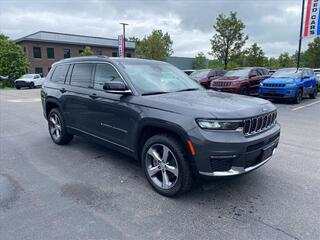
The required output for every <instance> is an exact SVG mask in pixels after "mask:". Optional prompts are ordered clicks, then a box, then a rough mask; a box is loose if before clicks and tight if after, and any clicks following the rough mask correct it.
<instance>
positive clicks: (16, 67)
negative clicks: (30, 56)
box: [0, 34, 29, 82]
mask: <svg viewBox="0 0 320 240" xmlns="http://www.w3.org/2000/svg"><path fill="white" fill-rule="evenodd" d="M28 66H29V64H28V61H27V58H26V56H25V54H24V52H23V50H22V48H21V46H19V45H18V44H16V43H15V42H14V41H12V40H10V39H9V37H7V36H5V35H3V34H0V75H1V76H9V80H10V81H11V82H12V81H13V80H15V79H17V78H19V77H20V76H21V75H23V74H25V73H26V72H27V70H28Z"/></svg>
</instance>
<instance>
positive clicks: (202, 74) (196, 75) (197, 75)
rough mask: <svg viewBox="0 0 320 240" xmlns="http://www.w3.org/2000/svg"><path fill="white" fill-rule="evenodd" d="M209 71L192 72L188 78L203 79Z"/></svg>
mask: <svg viewBox="0 0 320 240" xmlns="http://www.w3.org/2000/svg"><path fill="white" fill-rule="evenodd" d="M209 71H210V70H199V71H194V72H193V73H191V74H190V77H192V78H205V77H206V76H207V75H208V73H209Z"/></svg>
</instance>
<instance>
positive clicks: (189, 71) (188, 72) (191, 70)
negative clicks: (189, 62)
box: [183, 69, 195, 75]
mask: <svg viewBox="0 0 320 240" xmlns="http://www.w3.org/2000/svg"><path fill="white" fill-rule="evenodd" d="M183 71H184V73H185V74H187V75H190V74H191V73H193V72H194V71H195V70H193V69H187V70H183Z"/></svg>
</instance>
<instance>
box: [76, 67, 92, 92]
mask: <svg viewBox="0 0 320 240" xmlns="http://www.w3.org/2000/svg"><path fill="white" fill-rule="evenodd" d="M93 67H94V65H93V64H92V63H77V64H75V65H74V67H73V70H72V74H71V81H70V83H71V85H73V86H78V87H85V88H88V87H91V86H92V80H91V76H92V71H93Z"/></svg>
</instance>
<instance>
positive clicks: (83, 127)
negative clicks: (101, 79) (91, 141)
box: [64, 63, 94, 133]
mask: <svg viewBox="0 0 320 240" xmlns="http://www.w3.org/2000/svg"><path fill="white" fill-rule="evenodd" d="M93 68H94V64H93V63H75V64H74V65H73V66H72V70H71V71H70V73H71V74H68V75H69V79H70V80H69V79H68V80H69V85H66V88H65V91H66V92H65V94H64V108H65V112H66V116H67V119H68V126H69V127H72V128H75V129H76V130H80V131H83V132H86V133H87V132H89V126H90V122H91V121H93V120H92V119H91V112H90V108H89V106H90V101H91V97H92V94H93V93H94V90H93V82H92V77H93Z"/></svg>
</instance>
